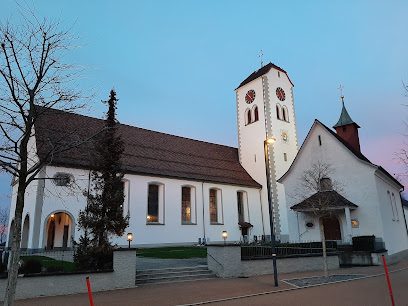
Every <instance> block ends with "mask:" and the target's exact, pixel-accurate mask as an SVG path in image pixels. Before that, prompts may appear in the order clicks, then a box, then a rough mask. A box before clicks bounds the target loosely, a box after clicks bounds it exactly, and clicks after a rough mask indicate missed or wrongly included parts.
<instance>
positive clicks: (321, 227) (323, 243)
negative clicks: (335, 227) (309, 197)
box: [319, 217, 329, 279]
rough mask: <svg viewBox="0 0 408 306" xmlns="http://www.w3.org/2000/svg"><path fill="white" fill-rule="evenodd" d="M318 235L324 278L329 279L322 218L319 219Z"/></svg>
mask: <svg viewBox="0 0 408 306" xmlns="http://www.w3.org/2000/svg"><path fill="white" fill-rule="evenodd" d="M319 221H320V233H321V237H322V247H323V264H324V278H325V279H328V278H329V270H328V268H327V250H326V237H325V235H324V225H323V217H320V220H319Z"/></svg>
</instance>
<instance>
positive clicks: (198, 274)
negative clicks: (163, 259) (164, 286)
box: [136, 266, 217, 286]
mask: <svg viewBox="0 0 408 306" xmlns="http://www.w3.org/2000/svg"><path fill="white" fill-rule="evenodd" d="M216 277H217V276H216V275H215V274H214V273H213V272H212V271H210V270H208V267H207V266H196V267H185V268H171V269H155V270H139V271H136V285H138V286H140V285H148V284H161V283H171V282H186V281H194V280H202V279H210V278H216Z"/></svg>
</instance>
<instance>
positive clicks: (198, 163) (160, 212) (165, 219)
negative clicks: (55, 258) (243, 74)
mask: <svg viewBox="0 0 408 306" xmlns="http://www.w3.org/2000/svg"><path fill="white" fill-rule="evenodd" d="M235 91H236V105H237V123H238V139H239V147H238V148H233V147H227V146H223V145H218V144H212V143H207V142H203V141H198V140H193V139H187V138H183V137H179V136H174V135H169V134H164V133H160V132H155V131H150V130H146V129H142V128H137V127H132V126H128V125H124V124H121V125H120V126H119V128H118V133H119V134H120V135H121V136H122V139H123V141H124V145H125V152H124V154H123V158H122V163H123V170H124V173H125V176H124V180H123V186H124V191H125V201H124V204H123V208H124V214H125V215H129V227H128V228H127V232H131V233H132V234H133V241H132V245H133V246H148V245H176V244H178V245H182V244H193V243H198V242H201V243H203V242H208V241H210V242H214V241H222V236H221V234H222V232H223V231H227V232H228V241H242V240H247V241H252V240H255V239H262V237H263V238H264V239H266V240H268V238H269V239H270V226H269V207H268V192H267V188H266V186H267V184H266V179H267V176H266V171H265V170H266V168H265V164H266V161H265V148H264V141H265V140H266V139H267V138H268V137H271V136H273V137H274V138H275V139H276V142H275V143H274V144H272V145H268V148H267V153H268V159H269V160H268V162H269V165H270V171H268V179H269V180H270V186H271V191H272V197H273V203H274V204H273V205H274V221H275V230H276V236H277V239H278V240H282V241H285V240H287V239H288V238H289V226H288V222H287V210H286V202H285V193H284V189H283V186H282V185H281V184H278V183H276V178H278V177H280V176H281V175H283V174H284V173H285V172H286V171H287V170H288V168H289V166H290V164H291V162H292V160H293V159H294V158H295V156H296V153H297V150H298V142H297V133H296V119H295V109H294V100H293V84H292V82H291V81H290V79H289V77H288V75H287V73H286V72H285V71H284V70H283V69H281V68H279V67H278V66H276V65H274V64H272V63H269V64H267V65H265V66H263V67H261V68H260V69H259V70H257V71H255V72H253V73H252V74H251V75H250V76H248V78H246V79H245V80H244V81H243V82H242V83H241V84H239V86H238V87H237V89H236V90H235ZM103 126H104V121H103V120H100V119H95V118H91V117H87V116H83V115H78V114H73V113H67V112H63V111H59V110H53V109H49V110H47V111H46V112H44V113H43V114H42V115H41V117H39V120H38V121H37V122H36V123H35V134H34V135H35V136H33V137H32V139H31V140H30V144H31V150H30V154H31V156H30V159H31V160H32V161H33V162H35V161H36V160H39V159H40V160H42V159H46V158H47V159H48V162H47V164H46V165H45V166H43V168H42V169H41V171H40V172H39V174H38V177H37V179H36V180H34V181H33V182H32V183H31V184H30V185H29V187H28V189H27V193H26V198H25V207H24V211H23V226H22V242H21V247H22V248H24V249H30V250H42V249H47V250H49V249H66V248H70V247H72V246H73V241H77V240H78V238H79V236H80V234H81V232H80V231H78V226H77V223H76V222H77V221H76V220H77V218H78V213H79V211H80V210H83V209H84V208H85V206H86V198H85V196H84V192H86V191H87V190H88V189H89V186H90V165H91V158H92V157H91V152H92V145H91V143H85V144H83V145H81V146H79V147H76V148H74V149H71V150H69V151H66V152H64V153H60V154H57V155H54V156H48V155H47V154H48V152H50V149H51V148H52V146H55V145H56V144H57V143H58V142H59V141H61V140H67V141H68V140H75V139H86V138H87V137H89V136H90V135H93V134H95V133H97V132H98V131H100V130H101V129H102V128H103ZM67 138H68V139H67ZM12 185H13V194H12V201H11V209H10V216H14V210H15V200H16V198H15V194H16V188H17V184H16V182H15V181H13V182H12ZM12 222H13V219H12V218H10V224H9V225H11V223H12ZM113 242H114V243H116V244H118V245H122V246H123V245H126V244H127V241H126V236H123V237H118V238H114V239H113ZM8 243H9V242H8Z"/></svg>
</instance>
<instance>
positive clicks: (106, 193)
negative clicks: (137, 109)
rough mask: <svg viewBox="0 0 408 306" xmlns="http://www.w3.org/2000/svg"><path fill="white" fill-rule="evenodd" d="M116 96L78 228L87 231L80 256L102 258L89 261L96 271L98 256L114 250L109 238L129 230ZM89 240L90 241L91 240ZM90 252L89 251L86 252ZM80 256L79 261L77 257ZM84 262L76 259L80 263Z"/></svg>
mask: <svg viewBox="0 0 408 306" xmlns="http://www.w3.org/2000/svg"><path fill="white" fill-rule="evenodd" d="M117 101H118V99H116V92H115V91H114V90H113V89H112V90H111V92H110V97H109V100H108V101H103V102H105V103H107V104H108V106H109V110H108V112H107V117H106V120H105V128H104V130H103V132H102V133H101V134H100V135H99V137H98V138H97V140H96V142H95V146H94V153H93V164H92V171H91V188H90V190H89V191H88V192H86V197H87V206H86V208H85V210H82V211H80V212H79V217H78V224H79V227H80V228H82V229H83V230H84V232H85V233H84V235H83V236H81V238H80V243H79V249H78V256H79V257H80V256H82V255H83V254H85V255H88V256H93V257H95V256H96V257H97V258H100V260H99V259H97V258H93V260H92V259H90V260H92V262H95V260H96V262H95V266H96V267H97V268H103V267H104V265H105V263H104V258H103V256H102V257H101V256H100V255H97V254H99V253H101V252H109V251H111V250H112V247H113V246H112V244H111V242H110V240H109V238H110V237H111V236H112V235H116V236H122V235H123V234H124V233H125V229H126V227H127V226H128V217H127V216H126V217H123V202H124V192H123V182H122V179H123V175H124V174H123V172H122V163H121V156H122V153H123V151H124V144H123V141H122V139H121V137H120V135H118V133H117V129H118V122H117V120H116V104H117ZM88 237H89V238H88ZM87 249H88V250H87ZM78 256H77V257H78ZM80 261H81V258H76V262H78V263H79V262H80Z"/></svg>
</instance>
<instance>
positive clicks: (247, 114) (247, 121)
mask: <svg viewBox="0 0 408 306" xmlns="http://www.w3.org/2000/svg"><path fill="white" fill-rule="evenodd" d="M251 119H252V116H251V110H250V109H249V108H247V110H246V111H245V125H248V124H250V123H251V122H252V120H251Z"/></svg>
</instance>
